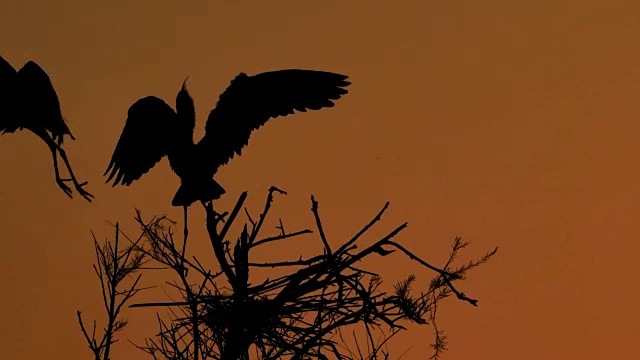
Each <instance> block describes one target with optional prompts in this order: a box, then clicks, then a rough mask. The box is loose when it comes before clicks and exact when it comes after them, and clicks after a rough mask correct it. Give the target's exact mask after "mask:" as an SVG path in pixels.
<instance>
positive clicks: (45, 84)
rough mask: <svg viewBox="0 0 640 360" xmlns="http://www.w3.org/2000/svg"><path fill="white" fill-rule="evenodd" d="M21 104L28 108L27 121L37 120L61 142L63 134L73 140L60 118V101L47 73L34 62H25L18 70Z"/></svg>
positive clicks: (54, 138) (55, 139)
mask: <svg viewBox="0 0 640 360" xmlns="http://www.w3.org/2000/svg"><path fill="white" fill-rule="evenodd" d="M18 83H19V85H18V86H19V88H20V96H21V97H22V102H21V103H22V105H23V106H24V107H25V109H27V110H28V116H31V117H33V119H29V122H39V123H40V124H42V125H43V126H44V128H45V129H46V130H48V131H50V132H51V136H52V138H53V140H54V141H58V142H59V143H62V140H63V137H64V135H69V136H70V137H71V138H72V139H74V140H75V138H74V137H73V135H72V134H71V131H70V130H69V127H68V126H67V124H66V123H65V122H64V119H63V118H62V112H61V110H60V101H59V100H58V95H57V94H56V91H55V89H54V88H53V84H51V79H50V78H49V75H47V73H46V72H45V71H44V70H43V69H42V68H41V67H40V66H39V65H38V64H36V63H35V62H33V61H29V62H27V63H26V64H25V65H24V66H23V67H22V68H21V69H20V71H18Z"/></svg>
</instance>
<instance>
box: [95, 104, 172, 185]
mask: <svg viewBox="0 0 640 360" xmlns="http://www.w3.org/2000/svg"><path fill="white" fill-rule="evenodd" d="M175 124H176V113H175V112H174V111H173V109H172V108H171V107H170V106H169V105H168V104H167V103H166V102H164V101H163V100H161V99H159V98H157V97H155V96H148V97H145V98H142V99H140V100H138V101H136V102H135V103H134V104H133V105H131V107H130V108H129V113H128V116H127V121H126V123H125V125H124V129H123V130H122V135H120V140H118V145H116V149H115V150H114V152H113V156H112V157H111V162H110V163H109V167H108V168H107V171H105V173H104V175H107V173H109V171H111V173H110V174H109V178H108V179H107V181H106V182H109V181H111V179H112V178H113V177H114V176H115V177H116V178H115V181H114V182H113V186H116V185H118V183H122V184H123V185H127V186H129V185H131V183H132V182H133V181H134V180H138V179H140V177H142V175H144V174H146V173H147V172H148V171H149V170H151V168H152V167H153V166H154V165H155V164H156V163H158V162H159V161H160V160H162V158H163V157H164V156H165V155H167V152H168V150H169V148H170V146H171V137H172V134H173V132H174V131H175Z"/></svg>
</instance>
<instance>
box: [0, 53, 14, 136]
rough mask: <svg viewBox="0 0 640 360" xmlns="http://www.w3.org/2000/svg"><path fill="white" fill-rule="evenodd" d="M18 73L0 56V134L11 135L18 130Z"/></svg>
mask: <svg viewBox="0 0 640 360" xmlns="http://www.w3.org/2000/svg"><path fill="white" fill-rule="evenodd" d="M17 78H18V72H17V71H16V69H14V68H13V66H11V64H9V63H8V62H7V61H6V60H5V59H4V58H3V57H2V56H0V132H2V133H5V132H8V133H11V132H14V131H16V129H17V128H18V125H17V122H18V119H17V118H16V116H17V109H16V101H15V99H16V96H15V95H16V90H17V89H16V79H17Z"/></svg>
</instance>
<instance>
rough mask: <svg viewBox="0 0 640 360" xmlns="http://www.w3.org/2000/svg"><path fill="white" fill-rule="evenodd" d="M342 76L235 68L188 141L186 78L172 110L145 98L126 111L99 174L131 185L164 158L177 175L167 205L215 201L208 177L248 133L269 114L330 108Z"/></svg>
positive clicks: (190, 117)
mask: <svg viewBox="0 0 640 360" xmlns="http://www.w3.org/2000/svg"><path fill="white" fill-rule="evenodd" d="M347 78H348V76H345V75H340V74H335V73H331V72H325V71H315V70H298V69H289V70H279V71H271V72H264V73H260V74H257V75H254V76H248V75H247V74H244V73H240V74H239V75H238V76H236V77H235V79H233V80H232V81H231V84H230V85H229V86H228V87H227V89H226V90H225V91H224V92H223V93H222V94H221V95H220V98H219V100H218V103H217V105H216V107H215V108H214V109H213V110H211V112H210V113H209V116H208V118H207V122H206V127H205V131H206V133H205V135H204V137H203V138H202V139H201V140H200V141H199V142H198V143H197V144H196V143H194V140H193V130H194V127H195V122H196V120H195V107H194V104H193V99H192V98H191V96H190V95H189V93H188V91H187V88H186V81H187V80H186V79H185V81H184V83H183V84H182V89H181V90H180V91H179V92H178V95H177V97H176V111H174V110H173V109H172V108H171V107H170V106H169V105H168V104H167V103H165V102H164V101H163V100H161V99H159V98H157V97H154V96H148V97H145V98H142V99H140V100H138V101H137V102H135V103H134V104H133V105H132V106H131V107H130V108H129V112H128V117H127V120H126V123H125V126H124V129H123V130H122V135H121V136H120V140H119V141H118V144H117V145H116V148H115V151H114V152H113V156H112V158H111V162H110V163H109V166H108V168H107V170H106V171H105V173H104V175H105V176H106V175H107V174H109V177H108V179H107V181H106V182H107V183H108V182H110V181H111V180H112V179H113V178H114V177H115V180H114V181H113V186H116V185H117V184H123V185H127V186H129V185H131V183H132V182H133V181H135V180H138V179H140V177H141V176H142V175H143V174H145V173H147V172H148V171H149V170H150V169H151V168H152V167H153V166H154V165H155V164H156V163H158V162H159V161H160V160H161V159H162V158H163V157H164V156H165V155H166V156H167V157H168V158H169V164H170V166H171V168H172V169H173V171H174V172H175V173H176V174H177V175H178V176H179V177H180V180H181V185H180V187H179V188H178V191H177V192H176V194H175V196H174V197H173V200H172V202H171V205H173V206H183V207H184V208H185V216H186V208H187V207H188V206H189V205H191V204H192V203H194V202H195V201H201V202H202V203H203V204H204V203H206V202H209V201H211V200H215V199H218V198H220V196H221V195H222V194H224V193H225V190H224V188H223V187H222V186H221V185H220V184H218V182H216V181H215V180H213V175H214V174H215V173H216V172H217V171H218V168H220V166H222V165H224V164H226V163H228V162H229V160H231V159H232V158H233V157H234V155H235V154H238V155H240V154H241V152H242V148H243V147H244V146H246V145H247V144H248V142H249V137H250V136H251V133H252V132H253V130H255V129H258V128H259V127H261V126H262V125H264V124H265V123H266V122H267V120H269V119H270V118H276V117H278V116H286V115H290V114H293V113H294V112H295V111H294V110H298V111H302V112H305V111H306V110H307V109H311V110H319V109H321V108H325V107H333V106H334V102H333V101H335V100H338V99H339V98H340V97H341V96H342V95H344V94H346V93H347V90H346V89H345V87H347V86H348V85H349V84H350V82H348V81H346V79H347Z"/></svg>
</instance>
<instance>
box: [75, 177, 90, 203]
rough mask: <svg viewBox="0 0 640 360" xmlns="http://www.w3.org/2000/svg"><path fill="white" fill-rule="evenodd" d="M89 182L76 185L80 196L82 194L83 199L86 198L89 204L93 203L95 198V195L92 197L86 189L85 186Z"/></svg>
mask: <svg viewBox="0 0 640 360" xmlns="http://www.w3.org/2000/svg"><path fill="white" fill-rule="evenodd" d="M88 183H89V182H88V181H85V182H83V183H80V184H78V183H77V182H76V183H75V187H76V191H78V194H80V196H82V197H83V198H85V199H86V200H87V201H88V202H91V199H92V198H93V197H94V196H93V195H91V193H90V192H88V191H87V190H85V189H84V186H85V185H87V184H88Z"/></svg>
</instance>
